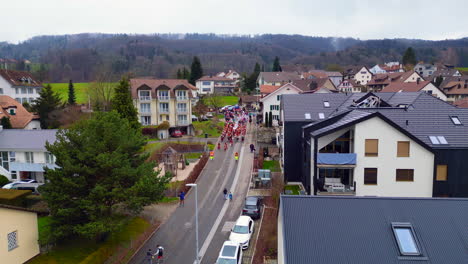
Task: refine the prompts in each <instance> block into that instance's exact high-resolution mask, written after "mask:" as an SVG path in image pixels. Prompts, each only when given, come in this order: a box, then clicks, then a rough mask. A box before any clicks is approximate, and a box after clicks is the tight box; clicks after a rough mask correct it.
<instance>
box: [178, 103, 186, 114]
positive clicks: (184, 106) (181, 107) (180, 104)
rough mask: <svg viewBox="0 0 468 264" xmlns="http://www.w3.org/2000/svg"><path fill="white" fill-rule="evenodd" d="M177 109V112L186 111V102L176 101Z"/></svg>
mask: <svg viewBox="0 0 468 264" xmlns="http://www.w3.org/2000/svg"><path fill="white" fill-rule="evenodd" d="M177 111H179V112H187V104H185V103H178V104H177Z"/></svg>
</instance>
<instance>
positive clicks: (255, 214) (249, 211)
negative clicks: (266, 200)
mask: <svg viewBox="0 0 468 264" xmlns="http://www.w3.org/2000/svg"><path fill="white" fill-rule="evenodd" d="M261 203H262V202H261V199H260V198H259V197H257V196H247V197H246V198H245V204H244V208H242V214H243V215H248V216H250V217H252V218H253V219H259V218H260V216H261V212H260V211H261V207H262V204H261Z"/></svg>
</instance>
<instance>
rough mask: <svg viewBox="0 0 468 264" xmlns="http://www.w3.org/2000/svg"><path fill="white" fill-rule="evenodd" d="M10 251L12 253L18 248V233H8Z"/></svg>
mask: <svg viewBox="0 0 468 264" xmlns="http://www.w3.org/2000/svg"><path fill="white" fill-rule="evenodd" d="M7 239H8V251H12V250H13V249H15V248H17V247H18V231H14V232H11V233H8V235H7Z"/></svg>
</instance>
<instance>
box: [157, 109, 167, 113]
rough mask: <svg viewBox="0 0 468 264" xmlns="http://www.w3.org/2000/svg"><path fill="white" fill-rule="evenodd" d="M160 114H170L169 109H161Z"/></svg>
mask: <svg viewBox="0 0 468 264" xmlns="http://www.w3.org/2000/svg"><path fill="white" fill-rule="evenodd" d="M159 113H169V108H159Z"/></svg>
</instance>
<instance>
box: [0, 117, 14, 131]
mask: <svg viewBox="0 0 468 264" xmlns="http://www.w3.org/2000/svg"><path fill="white" fill-rule="evenodd" d="M0 125H2V127H3V128H4V129H12V128H13V127H12V125H11V122H10V118H9V117H6V116H4V117H2V119H1V120H0Z"/></svg>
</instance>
